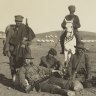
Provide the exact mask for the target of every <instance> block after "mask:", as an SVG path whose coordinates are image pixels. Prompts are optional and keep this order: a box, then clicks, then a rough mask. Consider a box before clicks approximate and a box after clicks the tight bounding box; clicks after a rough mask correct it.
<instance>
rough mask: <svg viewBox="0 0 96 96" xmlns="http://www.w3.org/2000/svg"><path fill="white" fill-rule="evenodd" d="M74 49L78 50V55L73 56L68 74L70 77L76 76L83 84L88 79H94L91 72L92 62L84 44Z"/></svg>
mask: <svg viewBox="0 0 96 96" xmlns="http://www.w3.org/2000/svg"><path fill="white" fill-rule="evenodd" d="M74 47H75V48H76V53H75V54H73V55H72V56H71V59H70V61H69V65H68V73H69V76H72V75H74V74H75V79H77V80H79V81H80V82H81V83H82V84H83V83H84V82H85V81H86V79H91V78H92V76H91V71H90V69H91V68H90V66H91V62H90V58H89V55H88V54H87V53H86V52H85V50H86V49H85V48H84V43H82V42H81V43H79V44H78V45H76V46H74Z"/></svg>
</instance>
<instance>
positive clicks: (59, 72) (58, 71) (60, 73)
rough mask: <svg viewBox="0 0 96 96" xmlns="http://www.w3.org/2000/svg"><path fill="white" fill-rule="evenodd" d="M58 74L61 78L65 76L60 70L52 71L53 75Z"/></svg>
mask: <svg viewBox="0 0 96 96" xmlns="http://www.w3.org/2000/svg"><path fill="white" fill-rule="evenodd" d="M56 72H57V73H58V74H59V75H60V76H62V75H63V72H62V71H60V70H52V73H56Z"/></svg>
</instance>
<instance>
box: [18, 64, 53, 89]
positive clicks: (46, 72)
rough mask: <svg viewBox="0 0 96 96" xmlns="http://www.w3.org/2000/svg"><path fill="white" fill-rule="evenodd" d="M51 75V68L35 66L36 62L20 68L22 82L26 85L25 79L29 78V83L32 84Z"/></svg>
mask: <svg viewBox="0 0 96 96" xmlns="http://www.w3.org/2000/svg"><path fill="white" fill-rule="evenodd" d="M50 75H51V70H50V69H47V68H44V67H41V66H35V65H34V64H32V65H28V66H25V65H24V66H22V67H21V68H20V69H19V79H20V84H21V85H22V86H24V87H25V86H26V84H25V79H27V80H28V82H29V84H32V83H34V82H36V81H38V80H41V79H43V78H45V77H46V76H50Z"/></svg>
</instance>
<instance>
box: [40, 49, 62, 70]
mask: <svg viewBox="0 0 96 96" xmlns="http://www.w3.org/2000/svg"><path fill="white" fill-rule="evenodd" d="M49 54H52V55H53V56H49ZM54 55H57V52H56V50H55V49H53V48H51V49H50V50H49V51H48V55H46V56H42V57H41V62H40V64H39V65H40V66H43V67H46V68H52V69H56V70H62V67H63V64H61V62H60V61H59V60H57V59H56V58H55V57H54Z"/></svg>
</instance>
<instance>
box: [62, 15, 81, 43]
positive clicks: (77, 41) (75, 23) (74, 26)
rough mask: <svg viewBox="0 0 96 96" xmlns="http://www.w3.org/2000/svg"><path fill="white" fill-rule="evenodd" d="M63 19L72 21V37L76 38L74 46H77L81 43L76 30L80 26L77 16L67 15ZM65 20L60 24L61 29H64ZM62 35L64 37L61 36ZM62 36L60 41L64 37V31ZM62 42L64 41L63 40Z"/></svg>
mask: <svg viewBox="0 0 96 96" xmlns="http://www.w3.org/2000/svg"><path fill="white" fill-rule="evenodd" d="M65 19H66V20H72V19H73V32H74V35H75V37H76V44H78V43H79V42H81V37H80V34H79V32H78V28H80V27H81V24H80V20H79V17H78V16H77V15H73V16H70V14H69V15H66V16H65ZM65 19H64V20H63V22H62V24H61V27H62V28H63V29H65V28H66V21H65ZM63 35H64V36H63ZM63 35H61V39H62V38H63V39H64V37H65V35H66V31H64V33H63ZM63 41H64V40H63Z"/></svg>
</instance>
